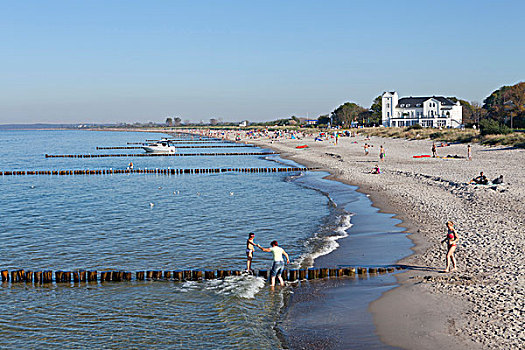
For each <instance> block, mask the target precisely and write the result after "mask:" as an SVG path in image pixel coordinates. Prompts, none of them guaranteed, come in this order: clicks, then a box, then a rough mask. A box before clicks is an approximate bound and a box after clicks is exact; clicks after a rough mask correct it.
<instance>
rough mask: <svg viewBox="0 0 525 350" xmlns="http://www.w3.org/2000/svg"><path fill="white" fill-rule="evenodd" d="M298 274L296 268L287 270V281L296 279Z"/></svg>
mask: <svg viewBox="0 0 525 350" xmlns="http://www.w3.org/2000/svg"><path fill="white" fill-rule="evenodd" d="M298 275H299V271H298V270H288V281H297V277H298Z"/></svg>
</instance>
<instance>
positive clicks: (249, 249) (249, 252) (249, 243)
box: [246, 232, 258, 273]
mask: <svg viewBox="0 0 525 350" xmlns="http://www.w3.org/2000/svg"><path fill="white" fill-rule="evenodd" d="M254 238H255V233H253V232H250V234H249V235H248V239H247V240H246V272H247V273H253V270H252V260H253V253H254V252H255V247H254V246H255V245H257V246H258V244H256V243H255V242H254V241H253V239H254Z"/></svg>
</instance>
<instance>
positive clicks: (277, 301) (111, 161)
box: [0, 130, 394, 349]
mask: <svg viewBox="0 0 525 350" xmlns="http://www.w3.org/2000/svg"><path fill="white" fill-rule="evenodd" d="M163 136H167V135H163V134H154V133H143V132H97V131H72V130H70V131H0V149H1V152H0V170H3V171H6V170H40V169H49V170H60V169H64V170H65V169H124V168H126V167H127V166H128V163H129V162H130V161H133V163H134V167H135V169H137V168H168V167H170V168H231V167H281V166H289V165H290V164H293V165H295V164H294V163H291V162H289V161H284V160H282V159H280V158H279V157H278V156H274V155H271V156H268V155H260V156H258V155H253V156H220V157H149V158H146V157H142V158H121V157H110V158H91V159H76V158H45V154H103V153H143V152H144V151H142V150H96V147H97V146H98V147H108V146H128V143H133V142H144V141H145V140H146V139H158V138H159V137H163ZM213 144H214V145H217V143H216V142H215V143H213ZM193 145H194V144H193ZM262 151H265V150H263V149H260V148H255V147H242V148H224V149H217V148H213V149H180V150H179V152H180V153H199V152H262ZM325 175H326V173H310V172H308V173H300V172H296V173H269V174H240V173H221V174H200V175H190V174H187V175H176V176H167V175H144V174H129V175H123V174H122V175H97V176H94V175H92V176H3V177H0V194H1V195H0V213H1V214H0V215H1V216H0V217H1V225H0V242H1V243H0V268H1V269H10V270H11V269H20V268H23V269H26V270H33V271H35V270H45V269H48V270H66V271H71V270H75V269H96V270H98V271H103V270H113V269H118V270H127V271H143V270H177V269H222V268H224V269H244V268H245V241H246V238H247V234H248V233H249V232H255V233H256V242H259V243H260V244H262V245H264V246H268V245H269V242H270V241H271V240H274V239H275V240H278V241H279V243H280V245H281V246H283V247H284V248H285V249H286V251H287V252H288V253H289V254H290V256H291V259H292V266H293V267H308V266H312V265H313V264H314V259H315V258H316V257H319V256H327V255H326V254H328V253H330V252H332V251H334V250H335V251H337V250H336V248H337V247H338V246H339V244H338V241H337V240H338V239H339V238H342V237H346V236H347V235H348V233H347V232H348V230H349V228H351V227H352V213H351V211H350V209H349V208H351V206H350V207H349V203H350V204H351V203H359V201H360V200H363V198H365V197H364V195H362V194H359V193H357V192H355V189H354V188H351V187H349V186H346V185H342V184H339V183H335V182H333V181H328V180H324V179H322V177H323V176H325ZM330 192H331V193H330ZM333 198H336V199H335V200H334V199H333ZM338 202H339V205H338ZM341 203H342V204H343V205H341ZM270 258H271V254H268V253H263V252H260V251H259V250H258V251H256V253H255V258H254V268H255V269H267V268H269V267H270V264H271V259H270ZM387 260H388V262H385V263H391V262H393V261H394V260H393V257H389V258H388V259H387ZM291 293H293V288H291V287H286V288H284V289H280V288H278V289H277V290H276V291H271V290H270V289H269V287H268V286H267V284H265V281H264V280H263V279H262V278H256V277H251V276H240V277H228V278H226V279H224V280H213V281H201V282H182V283H181V282H172V281H171V282H170V281H139V282H137V281H132V282H116V283H111V282H105V283H102V284H101V283H90V284H80V285H78V284H77V285H75V284H70V285H69V284H68V285H65V284H59V285H56V284H49V285H43V286H36V285H29V284H12V285H11V284H10V283H4V284H3V285H2V287H1V288H0V304H1V305H2V317H0V338H1V339H2V346H6V347H8V348H70V349H72V348H86V347H91V348H139V347H140V348H148V349H150V348H181V349H190V348H191V349H219V348H220V349H276V348H280V347H281V344H282V343H281V341H280V339H279V338H278V337H277V335H276V334H278V333H279V332H276V329H277V328H278V327H277V324H278V322H279V319H280V318H281V317H282V311H281V308H282V306H283V305H284V304H285V302H286V300H288V297H289V295H290V294H291ZM368 322H369V323H371V321H368ZM376 341H377V339H376Z"/></svg>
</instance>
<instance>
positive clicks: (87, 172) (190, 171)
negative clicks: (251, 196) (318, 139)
mask: <svg viewBox="0 0 525 350" xmlns="http://www.w3.org/2000/svg"><path fill="white" fill-rule="evenodd" d="M308 170H317V168H302V167H285V168H206V169H171V168H168V169H159V168H155V169H92V170H89V169H79V170H15V171H0V176H2V175H6V176H8V175H110V174H160V175H182V174H217V173H227V172H238V173H281V172H294V171H308Z"/></svg>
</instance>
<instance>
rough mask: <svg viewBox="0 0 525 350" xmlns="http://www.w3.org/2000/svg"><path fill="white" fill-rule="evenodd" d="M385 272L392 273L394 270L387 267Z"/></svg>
mask: <svg viewBox="0 0 525 350" xmlns="http://www.w3.org/2000/svg"><path fill="white" fill-rule="evenodd" d="M386 270H387V271H388V272H389V273H392V272H394V271H395V269H394V268H393V267H387V268H386Z"/></svg>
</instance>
